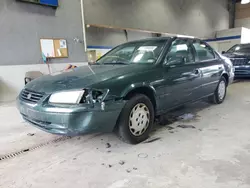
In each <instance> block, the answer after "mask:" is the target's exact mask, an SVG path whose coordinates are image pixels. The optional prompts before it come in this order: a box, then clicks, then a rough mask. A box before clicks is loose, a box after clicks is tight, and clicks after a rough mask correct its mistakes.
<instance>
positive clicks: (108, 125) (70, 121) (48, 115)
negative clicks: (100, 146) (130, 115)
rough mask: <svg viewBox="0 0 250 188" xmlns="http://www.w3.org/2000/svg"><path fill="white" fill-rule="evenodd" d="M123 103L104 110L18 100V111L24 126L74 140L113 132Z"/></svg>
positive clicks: (109, 104)
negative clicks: (29, 125) (83, 136)
mask: <svg viewBox="0 0 250 188" xmlns="http://www.w3.org/2000/svg"><path fill="white" fill-rule="evenodd" d="M124 103H125V101H122V100H121V101H109V102H107V103H105V107H103V106H102V105H101V104H95V105H94V106H91V107H90V106H87V105H86V106H84V105H82V106H75V107H72V106H71V107H65V106H64V107H63V106H56V107H55V106H48V105H42V104H30V103H27V102H25V101H22V100H20V99H19V98H18V99H17V107H18V109H19V111H20V113H21V115H22V117H23V118H24V120H26V121H27V122H29V123H30V124H32V125H34V126H36V127H37V128H39V129H42V130H43V131H46V132H49V133H52V134H59V135H68V136H74V135H79V134H84V133H93V132H112V131H113V129H114V127H115V125H116V121H117V119H118V116H119V114H120V112H121V110H122V108H123V106H124Z"/></svg>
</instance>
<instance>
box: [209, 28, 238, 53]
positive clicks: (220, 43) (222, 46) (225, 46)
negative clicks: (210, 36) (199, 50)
mask: <svg viewBox="0 0 250 188" xmlns="http://www.w3.org/2000/svg"><path fill="white" fill-rule="evenodd" d="M241 35H242V28H233V29H227V30H221V31H217V32H216V38H215V41H211V42H208V43H209V44H210V45H211V46H212V47H213V48H214V49H215V50H217V51H218V52H220V53H221V52H222V51H227V50H229V49H230V48H231V47H232V46H234V45H235V44H240V43H241V38H237V39H229V40H225V37H235V36H238V37H239V36H241Z"/></svg>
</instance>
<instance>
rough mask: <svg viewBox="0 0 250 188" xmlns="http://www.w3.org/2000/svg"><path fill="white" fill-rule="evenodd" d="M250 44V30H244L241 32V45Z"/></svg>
mask: <svg viewBox="0 0 250 188" xmlns="http://www.w3.org/2000/svg"><path fill="white" fill-rule="evenodd" d="M244 43H250V29H248V28H244V27H243V28H242V31H241V44H244Z"/></svg>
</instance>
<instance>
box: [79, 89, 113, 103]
mask: <svg viewBox="0 0 250 188" xmlns="http://www.w3.org/2000/svg"><path fill="white" fill-rule="evenodd" d="M108 92H109V90H108V89H104V90H97V89H89V90H86V93H85V94H84V96H83V98H82V102H83V103H92V104H93V103H97V102H99V103H101V102H103V101H104V99H106V97H107V95H108Z"/></svg>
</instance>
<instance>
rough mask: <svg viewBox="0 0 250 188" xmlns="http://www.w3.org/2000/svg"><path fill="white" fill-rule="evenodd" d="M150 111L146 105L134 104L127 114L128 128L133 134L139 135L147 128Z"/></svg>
mask: <svg viewBox="0 0 250 188" xmlns="http://www.w3.org/2000/svg"><path fill="white" fill-rule="evenodd" d="M149 121H150V112H149V110H148V107H147V106H146V105H145V104H143V103H139V104H137V105H135V106H134V108H133V109H132V111H131V113H130V116H129V130H130V132H131V133H132V134H133V135H134V136H141V135H142V134H143V133H144V132H145V131H146V130H147V128H148V125H149Z"/></svg>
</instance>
